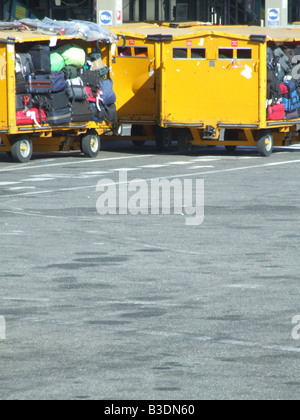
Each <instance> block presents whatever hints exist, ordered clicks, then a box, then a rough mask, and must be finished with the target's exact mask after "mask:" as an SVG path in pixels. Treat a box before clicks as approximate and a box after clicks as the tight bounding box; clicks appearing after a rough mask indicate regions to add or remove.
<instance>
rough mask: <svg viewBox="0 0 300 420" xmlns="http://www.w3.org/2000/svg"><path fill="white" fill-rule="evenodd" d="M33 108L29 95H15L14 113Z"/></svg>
mask: <svg viewBox="0 0 300 420" xmlns="http://www.w3.org/2000/svg"><path fill="white" fill-rule="evenodd" d="M31 108H33V102H32V96H31V94H30V93H27V94H17V95H16V111H17V112H18V111H23V110H24V109H31Z"/></svg>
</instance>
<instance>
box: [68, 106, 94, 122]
mask: <svg viewBox="0 0 300 420" xmlns="http://www.w3.org/2000/svg"><path fill="white" fill-rule="evenodd" d="M72 121H73V122H87V121H92V110H91V107H90V104H89V102H87V101H83V102H73V104H72Z"/></svg>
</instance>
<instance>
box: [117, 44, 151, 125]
mask: <svg viewBox="0 0 300 420" xmlns="http://www.w3.org/2000/svg"><path fill="white" fill-rule="evenodd" d="M122 42H123V41H122ZM154 53H155V44H154V43H146V42H145V41H144V40H142V41H141V40H138V39H135V38H130V37H129V38H126V42H125V46H124V45H123V44H121V43H119V45H118V48H117V52H116V57H115V59H114V63H113V65H112V73H113V75H114V88H115V91H116V92H117V112H118V118H119V120H121V121H122V120H127V121H136V120H137V121H139V120H140V121H153V120H156V118H157V104H156V94H155V88H156V87H155V75H156V63H157V61H156V59H155V54H154ZM158 60H159V57H158Z"/></svg>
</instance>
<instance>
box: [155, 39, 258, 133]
mask: <svg viewBox="0 0 300 420" xmlns="http://www.w3.org/2000/svg"><path fill="white" fill-rule="evenodd" d="M177 48H178V50H177ZM174 49H175V50H174ZM220 49H221V50H223V49H224V52H225V54H227V55H228V58H220V56H219V54H220V52H219V51H220ZM250 50H251V59H242V58H238V56H243V55H244V54H248V53H249V51H250ZM176 51H177V52H178V53H177V52H176ZM238 51H239V53H238ZM244 51H247V52H248V53H244ZM198 54H200V55H201V54H202V55H203V54H205V55H204V58H202V57H200V56H199V58H197V55H198ZM181 55H183V56H184V58H180V56H181ZM163 57H164V72H165V78H164V79H165V86H164V88H163V89H164V98H163V99H164V124H165V125H168V124H171V125H172V124H182V125H184V124H198V123H199V125H200V124H201V123H204V124H205V125H206V124H212V125H214V126H217V125H218V123H219V122H222V123H227V122H228V123H232V124H257V123H258V121H259V106H258V105H259V89H258V87H259V72H258V70H259V67H258V63H259V44H254V43H249V42H248V41H242V40H239V41H236V40H232V39H230V38H219V37H217V38H216V37H213V36H211V35H208V36H203V37H201V38H194V39H188V40H183V41H176V42H173V43H172V44H168V45H164V52H163ZM176 57H178V58H176ZM264 103H265V98H264Z"/></svg>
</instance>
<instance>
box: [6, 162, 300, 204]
mask: <svg viewBox="0 0 300 420" xmlns="http://www.w3.org/2000/svg"><path fill="white" fill-rule="evenodd" d="M296 163H300V160H288V161H284V162H274V163H265V164H263V165H249V166H242V167H238V168H229V169H219V170H215V171H205V172H197V173H192V174H191V173H188V174H177V175H169V176H162V177H155V178H148V179H143V180H144V181H146V182H151V181H155V180H161V179H182V178H190V177H195V176H205V175H216V174H222V173H230V172H239V171H247V170H252V169H263V168H275V167H276V166H283V165H292V164H296ZM124 183H125V182H114V181H112V182H111V183H108V184H106V185H105V186H106V187H108V186H110V185H121V184H124ZM95 188H96V186H95V185H85V186H81V187H72V188H59V189H57V190H51V191H40V192H32V193H31V192H28V193H24V194H11V195H3V196H1V197H0V199H3V198H4V199H7V198H11V197H21V196H24V195H26V196H28V195H31V194H32V195H35V194H40V195H41V194H49V193H55V192H71V191H80V190H93V189H95Z"/></svg>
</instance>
